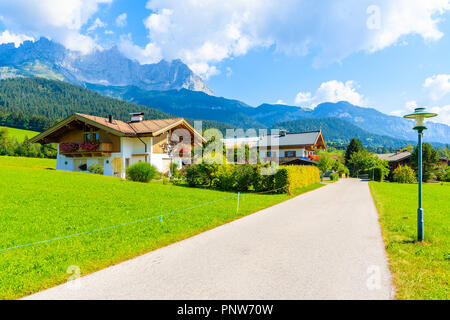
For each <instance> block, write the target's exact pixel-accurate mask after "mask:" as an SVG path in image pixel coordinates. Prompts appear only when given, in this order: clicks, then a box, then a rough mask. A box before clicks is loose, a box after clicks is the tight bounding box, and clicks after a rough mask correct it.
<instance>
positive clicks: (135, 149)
mask: <svg viewBox="0 0 450 320" xmlns="http://www.w3.org/2000/svg"><path fill="white" fill-rule="evenodd" d="M141 139H142V140H143V141H144V142H145V143H146V144H147V154H148V156H147V162H149V163H150V164H152V165H154V166H155V167H156V169H157V170H158V171H163V169H164V166H163V159H169V156H168V155H167V154H161V153H153V152H152V149H153V146H152V142H153V139H152V138H151V137H143V138H141ZM120 150H121V152H117V153H112V154H111V156H110V157H101V158H96V157H93V158H91V157H86V158H68V157H65V156H63V155H60V154H59V146H58V155H57V161H56V169H57V170H67V171H77V169H76V168H74V159H81V160H86V163H87V166H88V167H89V166H90V165H91V164H93V163H100V164H101V165H103V168H104V175H107V176H113V175H114V172H113V167H112V160H113V159H114V158H116V157H120V158H121V159H122V168H123V170H122V173H121V178H125V177H126V168H125V159H126V158H129V159H130V165H132V164H134V163H137V162H139V161H145V157H144V156H139V157H133V156H132V155H133V154H145V146H144V144H143V143H142V142H141V141H140V140H139V139H137V138H132V137H121V138H120ZM107 161H108V162H109V163H107ZM173 161H174V162H176V163H178V167H179V168H181V166H182V161H181V159H179V158H175V159H173Z"/></svg>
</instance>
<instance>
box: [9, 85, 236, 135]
mask: <svg viewBox="0 0 450 320" xmlns="http://www.w3.org/2000/svg"><path fill="white" fill-rule="evenodd" d="M75 112H80V113H86V114H92V115H97V116H100V117H108V115H110V114H112V115H113V116H114V118H116V119H120V120H125V121H126V120H129V118H130V116H129V113H130V112H144V114H145V119H147V120H148V119H161V118H170V117H173V115H171V114H168V113H165V112H163V111H160V110H157V109H154V108H149V107H147V106H142V105H137V104H135V103H131V102H127V101H122V100H120V99H114V98H109V97H105V96H102V95H101V94H99V93H97V92H94V91H91V90H89V89H86V88H83V87H81V86H77V85H72V84H69V83H66V82H62V81H54V80H46V79H42V78H16V79H7V80H1V81H0V126H8V127H15V128H21V129H29V130H34V131H43V130H45V129H47V128H48V127H50V126H51V125H52V124H54V123H55V122H57V121H58V120H60V119H64V118H66V117H68V116H70V115H72V114H73V113H75ZM187 120H188V121H189V122H190V123H191V124H193V121H194V120H193V119H187ZM211 127H215V128H218V129H219V130H221V131H225V130H226V129H227V128H232V126H231V125H228V124H225V123H221V122H218V121H214V120H204V121H203V129H207V128H211Z"/></svg>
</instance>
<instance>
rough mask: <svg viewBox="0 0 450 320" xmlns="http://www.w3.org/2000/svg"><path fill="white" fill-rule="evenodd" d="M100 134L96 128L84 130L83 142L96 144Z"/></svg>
mask: <svg viewBox="0 0 450 320" xmlns="http://www.w3.org/2000/svg"><path fill="white" fill-rule="evenodd" d="M99 139H100V133H99V132H97V129H96V128H86V130H85V131H84V142H98V140H99Z"/></svg>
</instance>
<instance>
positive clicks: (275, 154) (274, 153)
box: [267, 151, 277, 157]
mask: <svg viewBox="0 0 450 320" xmlns="http://www.w3.org/2000/svg"><path fill="white" fill-rule="evenodd" d="M267 156H268V157H276V156H277V152H276V151H267Z"/></svg>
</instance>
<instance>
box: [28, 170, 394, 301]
mask: <svg viewBox="0 0 450 320" xmlns="http://www.w3.org/2000/svg"><path fill="white" fill-rule="evenodd" d="M242 201H245V198H244V200H242ZM81 272H82V270H81ZM390 278H391V277H390V272H389V269H388V267H387V259H386V255H385V251H384V245H383V242H382V237H381V231H380V226H379V223H378V213H377V211H376V209H375V206H374V204H373V200H372V197H371V195H370V192H369V188H368V184H367V182H363V181H360V180H357V179H345V180H341V181H339V182H337V183H334V184H330V185H327V186H325V187H323V188H320V189H318V190H315V191H312V192H309V193H306V194H304V195H301V196H298V197H296V198H294V199H291V200H288V201H286V202H283V203H280V204H278V205H276V206H273V207H271V208H268V209H265V210H262V211H260V212H258V213H255V214H252V215H250V216H247V217H244V218H242V219H239V220H236V221H234V222H232V223H229V224H226V225H223V226H221V227H218V228H215V229H213V230H210V231H207V232H204V233H202V234H199V235H197V236H194V237H192V238H189V239H186V240H183V241H181V242H178V243H175V244H173V245H170V246H168V247H165V248H161V249H158V250H156V251H153V252H151V253H148V254H145V255H142V256H139V257H137V258H134V259H131V260H128V261H126V262H123V263H120V264H118V265H115V266H112V267H109V268H107V269H104V270H101V271H98V272H96V273H93V274H89V275H86V276H84V277H81V278H80V279H79V280H77V281H78V282H76V283H75V282H69V283H68V284H64V285H60V286H58V287H55V288H51V289H48V290H45V291H42V292H39V293H37V294H34V295H32V296H29V297H27V298H29V299H390V298H392V293H393V289H392V285H391V279H390Z"/></svg>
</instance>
